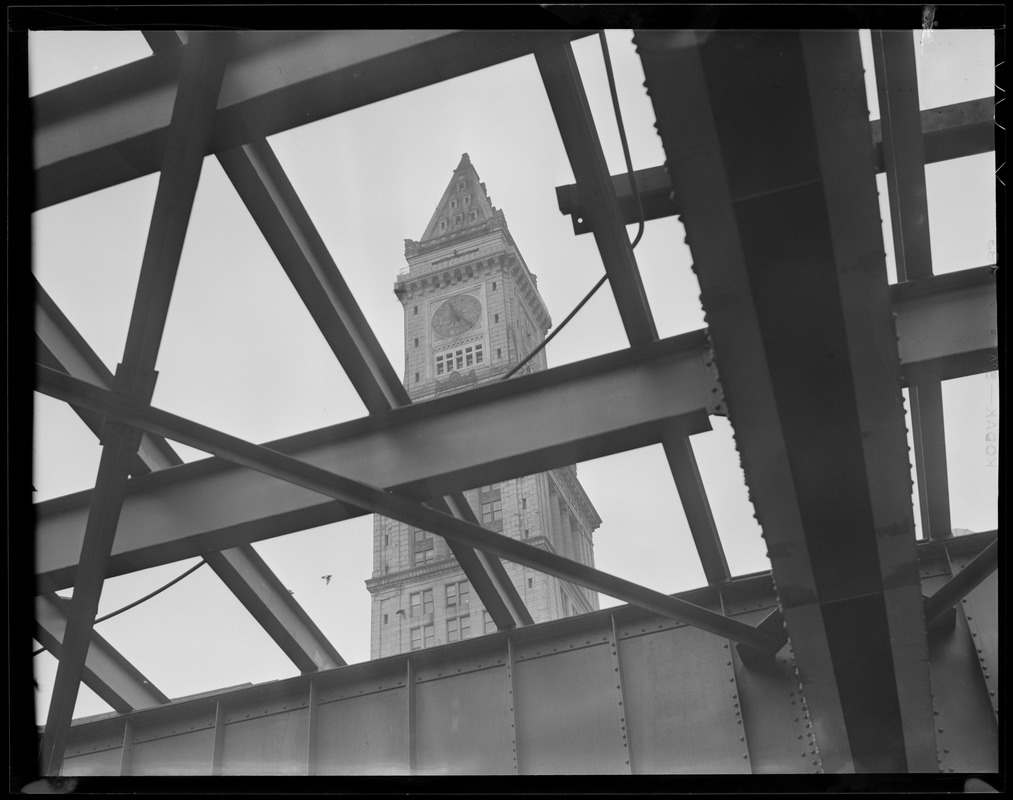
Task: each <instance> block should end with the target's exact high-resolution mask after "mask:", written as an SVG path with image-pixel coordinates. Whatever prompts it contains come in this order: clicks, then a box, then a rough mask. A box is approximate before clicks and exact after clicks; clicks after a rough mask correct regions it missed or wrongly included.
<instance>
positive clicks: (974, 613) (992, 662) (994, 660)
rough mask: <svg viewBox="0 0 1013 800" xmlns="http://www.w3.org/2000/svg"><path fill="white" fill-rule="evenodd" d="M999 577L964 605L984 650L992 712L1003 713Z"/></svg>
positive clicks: (961, 561) (977, 590)
mask: <svg viewBox="0 0 1013 800" xmlns="http://www.w3.org/2000/svg"><path fill="white" fill-rule="evenodd" d="M969 561H970V557H966V558H965V557H961V558H960V559H957V563H959V564H961V566H962V565H964V564H966V563H968V562H969ZM998 598H999V574H998V572H993V573H992V574H991V575H989V576H988V577H987V578H985V580H983V581H982V582H981V583H980V584H978V585H977V586H976V587H975V588H974V589H972V590H971V591H970V592H968V594H967V597H965V598H964V599H965V600H966V602H964V603H961V605H962V606H963V607H964V614H965V615H966V617H967V623H968V626H969V627H970V630H971V633H972V634H973V637H972V638H974V639H975V641H976V644H975V648H976V649H977V648H981V653H980V655H981V657H982V661H981V665H982V667H983V672H982V674H983V675H985V684H986V685H987V686H988V693H989V694H988V696H989V700H990V701H991V703H992V708H993V709H995V712H996V714H998V709H999V696H1000V695H999V599H998Z"/></svg>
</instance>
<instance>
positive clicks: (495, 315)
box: [492, 314, 499, 322]
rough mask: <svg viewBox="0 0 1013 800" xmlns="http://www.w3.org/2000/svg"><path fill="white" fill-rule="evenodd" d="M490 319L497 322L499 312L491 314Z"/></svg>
mask: <svg viewBox="0 0 1013 800" xmlns="http://www.w3.org/2000/svg"><path fill="white" fill-rule="evenodd" d="M492 321H493V322H499V314H493V315H492Z"/></svg>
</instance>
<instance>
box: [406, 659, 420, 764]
mask: <svg viewBox="0 0 1013 800" xmlns="http://www.w3.org/2000/svg"><path fill="white" fill-rule="evenodd" d="M405 669H406V674H405V690H406V691H407V692H408V774H409V775H417V774H418V770H419V743H418V733H417V731H416V730H415V725H416V721H417V716H418V715H417V713H416V706H415V683H416V681H417V680H418V678H417V677H416V675H415V664H414V663H413V662H412V657H411V656H407V657H406V658H405Z"/></svg>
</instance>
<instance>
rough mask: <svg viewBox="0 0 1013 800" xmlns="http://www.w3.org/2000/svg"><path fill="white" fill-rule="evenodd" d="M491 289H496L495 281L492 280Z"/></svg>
mask: <svg viewBox="0 0 1013 800" xmlns="http://www.w3.org/2000/svg"><path fill="white" fill-rule="evenodd" d="M492 290H493V291H494V292H495V291H496V281H493V282H492Z"/></svg>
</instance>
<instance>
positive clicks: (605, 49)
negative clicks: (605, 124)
mask: <svg viewBox="0 0 1013 800" xmlns="http://www.w3.org/2000/svg"><path fill="white" fill-rule="evenodd" d="M598 38H599V41H600V42H601V52H602V58H603V59H604V61H605V74H606V75H607V76H608V83H609V92H610V93H611V95H612V109H613V110H614V111H615V115H616V125H617V126H618V127H619V141H620V142H622V145H623V158H625V159H626V174H627V175H629V178H630V188H631V189H632V191H633V199H634V200H635V201H636V204H637V215H638V217H639V223H638V227H637V235H636V238H635V239H634V240H633V242H632V243H631V244H630V249H631V250H632V249H636V246H637V245H638V244H640V239H641V237H642V236H643V235H644V225H645V220H644V205H643V203H641V201H640V190H639V189H637V178H636V174H635V173H634V171H633V159H632V158H630V146H629V143H628V142H627V140H626V126H625V125H623V113H622V111H621V110H620V108H619V94H618V93H617V92H616V78H615V74H614V73H613V72H612V59H611V57H610V56H609V46H608V42H607V41H606V39H605V31H598ZM606 280H608V274H607V273H606V274H605V275H602V276H601V278H600V279H599V281H598V282H597V283H596V284H595V285H594V287H592V289H591V291H590V292H588V293H587V294H586V295H584V299H583V300H581V301H580V302H579V303H577V306H576V308H574V309H573V311H571V312H570V313H569V314H567V316H566V319H564V320H563V321H562V322H561V323H559V325H557V326H556V329H555V330H554V331H553V332H552V333H550V334H549V335H548V336H547V337H546V338H545V339H544V340H542V342H541V344H539V345H538V347H536V348H535V349H534V350H532V351H531V352H530V353H528V354H527V355H526V356H525V357H524V359H523V360H522V361H521V362H520V363H519V364H518V365H517V366H515V367H514V368H513V369H511V370H510V371H509V372H508V373H507V374H506V375H504V376H503V377H502V378H501V379H500V380H504V381H505V380H506V379H507V378H511V377H513V376H514V375H515V374H517V372H518V371H519V370H521V369H523V368H524V365H525V364H527V363H528V362H529V361H530V360H531V359H532V358H534V357H535V356H536V355H538V354H539V353H540V352H542V350H544V349H545V347H546V345H548V343H549V342H551V341H552V340H553V338H554V337H555V335H556V334H557V333H559V332H560V331H561V330H563V328H564V327H565V326H566V323H567V322H569V321H570V320H571V319H573V318H574V316H575V315H576V314H577V312H578V311H580V310H581V309H582V308H583V307H584V305H585V304H586V303H587V301H588V300H590V299H591V298H592V297H594V293H595V292H597V291H598V290H599V289H600V288H601V287H602V285H603V284H604V283H605V281H606Z"/></svg>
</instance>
